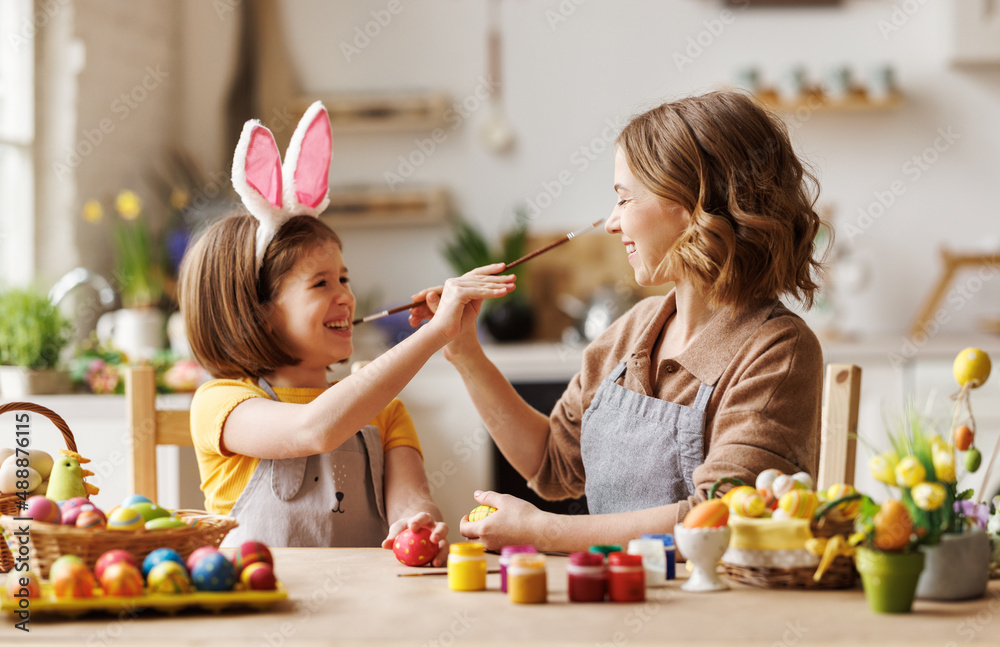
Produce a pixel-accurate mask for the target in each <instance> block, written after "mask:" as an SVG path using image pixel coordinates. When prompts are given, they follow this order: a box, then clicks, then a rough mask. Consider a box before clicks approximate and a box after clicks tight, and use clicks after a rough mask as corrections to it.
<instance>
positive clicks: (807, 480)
mask: <svg viewBox="0 0 1000 647" xmlns="http://www.w3.org/2000/svg"><path fill="white" fill-rule="evenodd" d="M792 478H793V479H795V480H796V481H797V482H798V483H799V484H801V485H802V489H804V490H815V489H816V482H815V481H813V477H812V476H810V475H809V472H796V473H795V474H792Z"/></svg>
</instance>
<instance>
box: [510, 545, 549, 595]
mask: <svg viewBox="0 0 1000 647" xmlns="http://www.w3.org/2000/svg"><path fill="white" fill-rule="evenodd" d="M548 589H549V587H548V581H547V579H546V576H545V555H543V554H541V553H537V554H532V553H517V554H514V555H511V556H510V564H509V565H508V566H507V595H508V596H509V597H510V601H511V602H515V603H517V604H537V603H539V602H545V601H546V600H547V599H548Z"/></svg>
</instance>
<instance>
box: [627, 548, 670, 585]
mask: <svg viewBox="0 0 1000 647" xmlns="http://www.w3.org/2000/svg"><path fill="white" fill-rule="evenodd" d="M628 552H629V554H630V555H639V556H640V557H642V568H643V570H645V571H646V586H653V587H656V586H666V584H667V558H666V555H665V554H664V552H663V540H662V539H633V540H631V541H629V542H628Z"/></svg>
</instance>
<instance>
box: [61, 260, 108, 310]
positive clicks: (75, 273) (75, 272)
mask: <svg viewBox="0 0 1000 647" xmlns="http://www.w3.org/2000/svg"><path fill="white" fill-rule="evenodd" d="M84 284H86V285H90V286H91V287H93V288H94V289H95V290H97V296H98V298H99V299H100V300H101V305H102V306H104V307H105V308H110V307H112V306H114V304H115V291H114V289H112V287H111V284H109V283H108V281H107V279H105V278H104V277H103V276H101V275H100V274H95V273H94V272H91V271H90V270H88V269H87V268H85V267H76V268H73V269H72V270H70V271H69V272H66V273H65V274H64V275H63V276H62V278H61V279H59V280H58V281H56V283H55V285H53V286H52V289H51V290H49V301H51V302H52V305H56V306H57V305H59V302H60V301H62V300H63V299H65V298H66V295H67V294H69V293H70V292H71V291H72V290H73V289H74V288H76V287H78V286H81V285H84Z"/></svg>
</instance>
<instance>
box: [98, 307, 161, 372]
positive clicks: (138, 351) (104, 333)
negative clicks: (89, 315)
mask: <svg viewBox="0 0 1000 647" xmlns="http://www.w3.org/2000/svg"><path fill="white" fill-rule="evenodd" d="M166 325H167V317H166V315H165V314H164V313H163V311H162V310H160V309H159V308H122V309H121V310H115V311H114V312H108V313H105V314H104V315H102V316H101V318H100V319H98V320H97V337H98V339H99V340H100V341H101V342H102V343H104V344H111V345H112V346H114V347H115V348H117V349H118V350H120V351H122V352H124V353H125V354H126V355H128V357H129V360H130V361H132V360H140V359H149V358H151V357H152V356H153V355H155V354H156V351H158V350H160V349H162V348H163V347H164V345H165V344H166Z"/></svg>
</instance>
